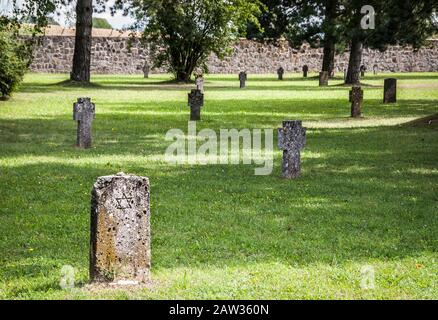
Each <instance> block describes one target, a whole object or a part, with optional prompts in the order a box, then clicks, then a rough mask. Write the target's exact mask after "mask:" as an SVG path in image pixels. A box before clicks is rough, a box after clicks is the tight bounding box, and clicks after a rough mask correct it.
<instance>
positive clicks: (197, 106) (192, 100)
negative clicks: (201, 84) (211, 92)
mask: <svg viewBox="0 0 438 320" xmlns="http://www.w3.org/2000/svg"><path fill="white" fill-rule="evenodd" d="M188 104H189V107H190V121H200V120H201V107H203V106H204V94H203V93H202V92H201V91H200V90H197V89H193V90H192V91H191V92H190V93H189V103H188Z"/></svg>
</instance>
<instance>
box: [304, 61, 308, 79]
mask: <svg viewBox="0 0 438 320" xmlns="http://www.w3.org/2000/svg"><path fill="white" fill-rule="evenodd" d="M307 72H309V66H308V65H307V64H305V65H304V66H303V77H304V78H307Z"/></svg>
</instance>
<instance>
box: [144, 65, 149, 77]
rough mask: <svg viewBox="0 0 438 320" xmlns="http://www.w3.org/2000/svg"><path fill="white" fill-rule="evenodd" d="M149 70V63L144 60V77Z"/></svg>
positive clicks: (147, 74) (147, 75)
mask: <svg viewBox="0 0 438 320" xmlns="http://www.w3.org/2000/svg"><path fill="white" fill-rule="evenodd" d="M149 71H150V67H149V64H148V63H147V62H146V63H145V64H144V67H143V74H144V77H145V79H147V78H149Z"/></svg>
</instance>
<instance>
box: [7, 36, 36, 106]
mask: <svg viewBox="0 0 438 320" xmlns="http://www.w3.org/2000/svg"><path fill="white" fill-rule="evenodd" d="M0 52H1V54H0V96H1V97H2V98H5V97H7V96H9V95H10V94H11V93H12V92H13V91H14V90H15V89H16V88H17V86H18V84H19V83H20V82H21V80H22V79H23V76H24V73H25V71H26V69H27V65H28V63H29V52H28V49H27V47H26V44H25V43H24V42H23V41H19V40H18V39H17V38H16V37H14V36H13V33H12V31H6V30H1V29H0Z"/></svg>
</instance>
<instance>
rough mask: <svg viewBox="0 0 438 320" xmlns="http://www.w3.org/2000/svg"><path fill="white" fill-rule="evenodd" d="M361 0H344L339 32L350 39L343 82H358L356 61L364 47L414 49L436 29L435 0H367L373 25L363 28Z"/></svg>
mask: <svg viewBox="0 0 438 320" xmlns="http://www.w3.org/2000/svg"><path fill="white" fill-rule="evenodd" d="M363 4H364V2H363V1H360V0H349V1H345V4H344V13H343V14H342V28H343V36H344V37H345V39H346V41H349V42H350V58H349V63H348V71H347V77H346V80H345V83H346V84H357V83H359V82H360V77H359V74H360V65H361V61H362V52H363V48H364V47H369V48H373V49H379V50H381V51H383V50H385V49H386V48H387V46H388V45H395V44H399V45H403V46H406V45H412V46H413V48H414V49H417V48H420V47H421V46H422V45H424V43H425V41H426V39H427V38H428V37H429V36H430V35H432V34H433V32H434V31H435V30H436V29H435V26H434V23H433V22H434V21H433V19H434V13H435V12H436V10H437V9H438V4H437V2H436V1H430V0H415V1H413V0H386V1H385V2H382V1H379V0H368V1H367V3H366V4H368V5H371V6H372V7H373V8H374V10H375V12H376V16H375V29H364V28H363V27H362V24H361V22H363V18H364V16H363V14H362V13H361V8H362V5H363Z"/></svg>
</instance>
